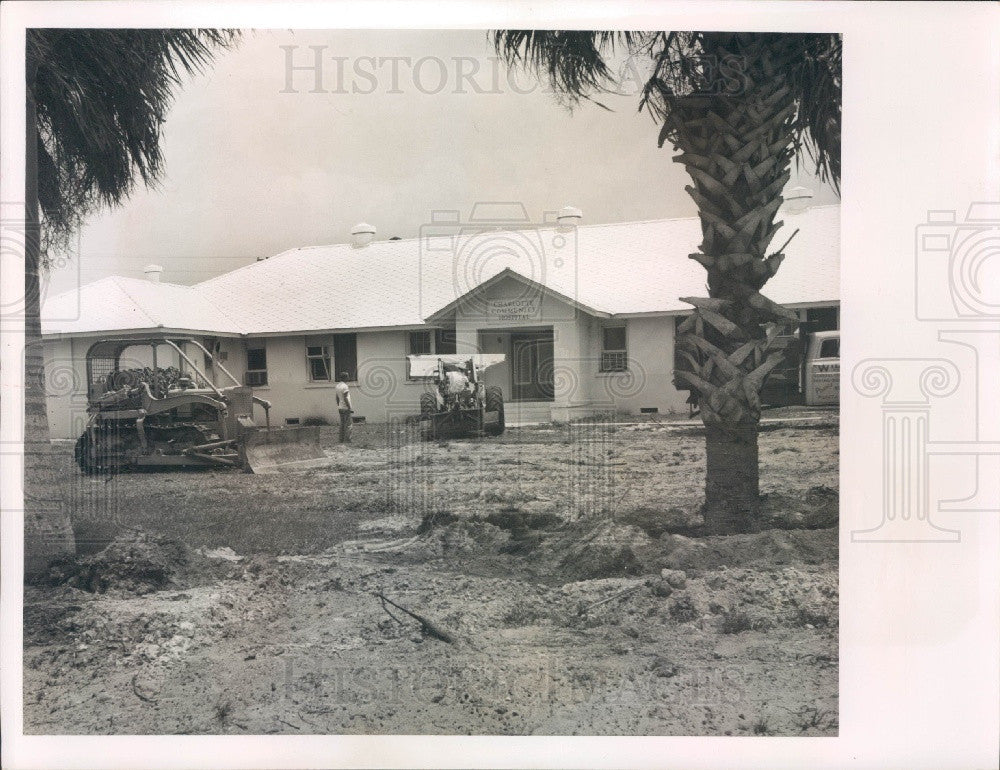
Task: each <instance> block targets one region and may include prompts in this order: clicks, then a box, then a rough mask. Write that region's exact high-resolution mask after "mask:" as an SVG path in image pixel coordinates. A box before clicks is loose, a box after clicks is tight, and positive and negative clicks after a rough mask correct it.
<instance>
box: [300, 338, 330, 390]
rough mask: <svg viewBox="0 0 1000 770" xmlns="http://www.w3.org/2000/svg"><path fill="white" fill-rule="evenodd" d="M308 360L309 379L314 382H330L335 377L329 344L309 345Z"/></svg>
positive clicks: (307, 348)
mask: <svg viewBox="0 0 1000 770" xmlns="http://www.w3.org/2000/svg"><path fill="white" fill-rule="evenodd" d="M306 361H307V362H308V364H309V379H310V380H312V381H313V382H329V381H330V379H331V378H332V377H333V367H332V366H331V365H330V348H329V346H327V345H308V346H307V347H306Z"/></svg>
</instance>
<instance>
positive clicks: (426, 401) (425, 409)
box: [420, 393, 438, 419]
mask: <svg viewBox="0 0 1000 770" xmlns="http://www.w3.org/2000/svg"><path fill="white" fill-rule="evenodd" d="M437 410H438V406H437V399H436V398H435V397H434V394H433V393H421V394H420V418H421V419H426V418H427V417H429V416H430V415H433V414H437Z"/></svg>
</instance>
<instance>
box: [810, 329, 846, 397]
mask: <svg viewBox="0 0 1000 770" xmlns="http://www.w3.org/2000/svg"><path fill="white" fill-rule="evenodd" d="M804 369H805V387H804V389H803V390H804V396H805V402H806V405H807V406H826V405H830V404H838V403H840V332H839V331H828V332H812V333H811V334H809V335H808V337H807V343H806V356H805V362H804Z"/></svg>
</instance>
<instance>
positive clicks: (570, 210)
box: [556, 206, 583, 228]
mask: <svg viewBox="0 0 1000 770" xmlns="http://www.w3.org/2000/svg"><path fill="white" fill-rule="evenodd" d="M581 219H583V212H582V211H580V209H578V208H577V207H576V206H563V207H562V208H561V209H559V213H558V214H556V222H558V223H559V227H566V228H569V227H576V226H577V225H578V224H580V220H581Z"/></svg>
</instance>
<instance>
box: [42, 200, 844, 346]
mask: <svg viewBox="0 0 1000 770" xmlns="http://www.w3.org/2000/svg"><path fill="white" fill-rule="evenodd" d="M780 217H781V219H783V220H784V226H783V227H782V228H781V230H780V231H779V232H778V233H777V235H776V236H775V238H774V241H773V248H777V247H779V246H780V245H781V244H783V243H784V242H785V241H786V240H787V239H788V237H789V235H791V233H792V232H794V231H795V230H796V229H797V230H799V232H798V234H797V235H796V236H795V238H794V239H793V240H792V242H791V243H790V244H789V246H788V247H787V248H786V249H785V254H786V259H785V261H784V262H783V263H782V266H781V269H780V270H779V271H778V274H777V275H776V276H775V278H774V279H772V280H771V281H770V282H769V283H768V284H767V287H766V288H765V290H764V291H765V293H766V294H767V295H768V296H769V297H771V298H772V299H774V300H775V301H776V302H779V303H782V304H786V305H804V304H809V303H822V302H835V301H837V300H839V297H840V207H839V206H819V207H814V208H811V209H809V210H807V211H806V212H805V213H802V214H797V215H791V214H788V213H785V212H782V213H781V215H780ZM700 241H701V229H700V224H699V221H698V219H697V218H690V219H664V220H656V221H648V222H625V223H621V224H610V225H585V226H582V227H578V228H576V229H575V230H569V231H563V230H560V229H559V228H557V227H554V226H553V227H544V228H538V229H532V230H517V231H511V230H492V231H489V232H468V231H467V232H462V231H459V232H457V233H452V234H447V233H446V234H443V235H437V236H434V237H423V238H413V239H408V240H396V241H376V242H374V243H372V244H371V245H369V246H366V247H364V248H358V249H356V248H352V247H351V246H350V244H337V245H332V246H312V247H304V248H298V249H292V250H290V251H286V252H283V253H281V254H278V255H276V256H274V257H271V258H269V259H266V260H262V261H259V262H255V263H252V264H249V265H246V266H245V267H242V268H239V269H238V270H234V271H232V272H230V273H226V274H223V275H220V276H217V277H215V278H213V279H211V280H208V281H205V282H203V283H200V284H197V285H195V286H177V285H174V284H164V283H159V284H157V283H151V282H148V281H142V280H136V279H126V278H117V277H116V278H106V279H103V280H102V281H98V282H97V283H95V284H91V285H90V286H87V287H84V289H83V290H81V293H80V300H79V303H80V306H81V318H80V320H79V321H78V322H72V323H68V324H67V323H62V324H59V326H61V327H62V328H60V329H49V328H46V329H45V331H46V332H50V333H51V332H52V331H63V332H67V333H73V332H74V331H77V332H81V331H96V330H100V331H112V330H119V331H121V330H125V329H132V328H136V329H138V328H148V327H149V326H150V325H151V324H150V321H155V322H156V324H157V325H158V324H162V325H163V326H164V327H166V328H177V329H191V330H202V331H209V332H219V333H243V334H267V333H271V334H274V333H281V332H289V333H290V332H301V331H321V330H322V331H326V330H336V329H363V328H380V327H392V326H397V327H398V326H418V325H421V324H422V323H424V321H425V320H426V319H427V318H428V317H429V316H431V315H432V314H433V313H435V312H437V311H439V310H441V309H442V308H444V307H445V306H447V305H448V304H449V303H451V302H454V301H455V300H456V299H458V298H459V297H460V296H462V295H464V294H466V293H467V292H468V291H470V290H471V289H473V288H475V287H476V286H477V285H479V284H480V283H483V282H484V281H487V280H489V279H490V278H492V277H494V276H496V275H497V274H499V273H500V272H502V271H503V270H505V269H509V270H513V271H515V272H517V273H519V274H520V275H522V276H524V277H526V278H528V279H531V280H534V281H537V282H538V283H541V284H543V285H545V286H547V287H548V288H550V289H552V290H553V291H555V292H557V293H558V294H561V295H563V296H565V297H569V298H571V299H573V300H575V301H576V302H578V303H579V304H581V305H583V306H584V307H587V308H590V309H593V310H596V311H599V312H602V313H607V314H610V315H627V314H637V313H664V312H667V313H673V312H686V311H688V310H690V306H689V305H687V304H685V303H683V302H681V301H680V300H679V297H682V296H690V295H696V296H704V295H705V293H706V288H705V271H704V269H703V268H702V267H701V265H699V264H698V263H697V262H695V261H694V260H691V259H689V258H688V254H690V253H692V252H694V251H696V249H697V245H698V243H699V242H700ZM109 285H113V286H114V293H112V292H110V291H108V290H106V288H105V287H108V286H109ZM60 301H62V302H64V303H72V302H75V301H76V300H75V299H74V298H72V297H70V298H69V299H66V295H63V296H62V297H57V298H53V300H52V301H51V302H52V303H58V302H60ZM50 304H51V303H46V311H45V315H46V317H55V316H52V315H51V314H50V312H49V309H50ZM139 324H143V325H142V326H140V325H139Z"/></svg>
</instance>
